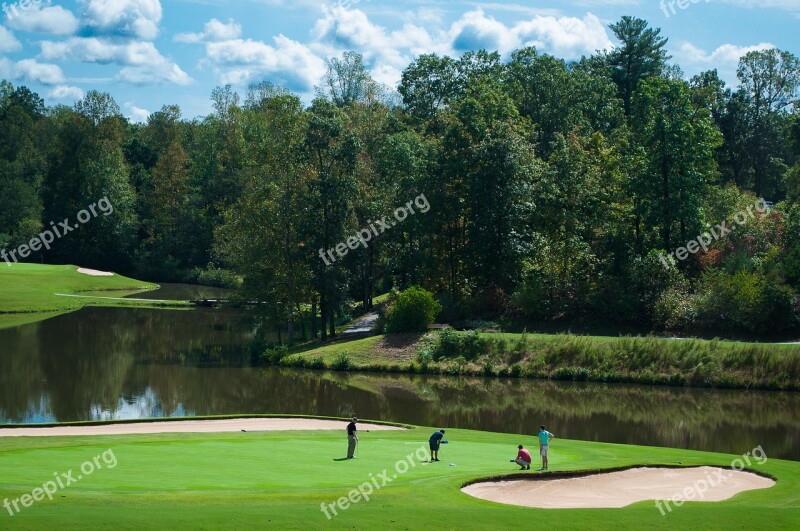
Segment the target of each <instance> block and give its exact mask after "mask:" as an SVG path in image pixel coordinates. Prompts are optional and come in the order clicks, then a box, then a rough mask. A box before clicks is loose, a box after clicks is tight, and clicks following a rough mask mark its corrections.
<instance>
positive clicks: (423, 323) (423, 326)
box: [386, 287, 442, 333]
mask: <svg viewBox="0 0 800 531" xmlns="http://www.w3.org/2000/svg"><path fill="white" fill-rule="evenodd" d="M441 311H442V305H441V304H439V303H438V302H437V301H436V299H434V298H433V294H432V293H430V292H429V291H426V290H424V289H422V288H418V287H410V288H408V289H407V290H405V291H403V292H402V293H400V295H399V296H398V297H397V300H396V301H395V302H394V304H392V306H391V307H390V308H389V310H388V312H387V315H386V331H387V332H393V333H403V332H424V331H426V330H427V329H428V325H429V324H431V323H433V322H434V321H435V319H436V316H437V315H438V314H439V312H441Z"/></svg>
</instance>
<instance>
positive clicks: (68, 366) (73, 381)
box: [39, 308, 136, 420]
mask: <svg viewBox="0 0 800 531" xmlns="http://www.w3.org/2000/svg"><path fill="white" fill-rule="evenodd" d="M85 312H86V314H85V315H84V316H83V318H82V319H69V318H56V319H52V320H50V321H44V322H42V323H39V325H40V326H39V349H40V351H39V357H40V358H41V367H42V372H43V373H44V374H45V376H46V377H47V393H48V394H49V395H50V402H51V404H50V405H51V408H52V411H53V414H54V415H55V417H56V418H57V419H59V420H64V419H68V420H74V419H81V420H83V419H87V418H90V417H91V411H92V409H93V408H97V407H100V408H103V409H110V408H112V407H114V406H116V404H117V403H118V402H119V396H120V391H121V389H122V385H123V382H124V381H125V375H126V373H127V372H128V370H129V369H130V367H131V366H132V365H133V361H134V357H133V354H134V342H135V335H136V333H135V331H133V330H131V329H130V328H128V327H126V326H125V325H126V323H124V322H118V321H117V320H115V319H114V318H113V314H114V313H116V312H107V311H104V310H102V309H94V308H93V309H90V310H89V311H85ZM72 315H74V314H70V315H69V316H64V317H71V316H72Z"/></svg>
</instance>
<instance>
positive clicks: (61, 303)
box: [0, 263, 188, 328]
mask: <svg viewBox="0 0 800 531" xmlns="http://www.w3.org/2000/svg"><path fill="white" fill-rule="evenodd" d="M0 285H1V286H2V290H0V328H11V327H14V326H20V325H23V324H28V323H33V322H36V321H40V320H42V319H46V318H49V317H55V316H56V315H58V314H59V313H63V312H67V311H74V310H79V309H80V308H82V307H84V306H137V307H156V306H170V307H173V306H174V307H186V306H188V303H185V302H182V301H147V300H144V301H137V300H129V299H122V297H125V296H127V295H133V294H136V293H139V292H141V291H148V290H154V289H156V288H158V285H157V284H153V283H151V282H142V281H140V280H135V279H132V278H127V277H123V276H121V275H116V274H115V275H114V276H91V275H87V274H81V273H79V272H78V267H77V266H74V265H58V266H53V265H39V264H10V265H8V264H2V263H0ZM76 294H83V295H76Z"/></svg>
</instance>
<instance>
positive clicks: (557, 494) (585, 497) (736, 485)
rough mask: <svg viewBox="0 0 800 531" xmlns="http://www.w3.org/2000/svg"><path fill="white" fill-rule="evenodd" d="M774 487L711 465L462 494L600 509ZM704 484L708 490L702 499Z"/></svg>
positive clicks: (480, 487)
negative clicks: (649, 501)
mask: <svg viewBox="0 0 800 531" xmlns="http://www.w3.org/2000/svg"><path fill="white" fill-rule="evenodd" d="M545 477H546V476H545ZM723 478H724V479H723ZM703 482H705V483H703ZM773 485H775V482H774V481H773V480H771V479H769V478H765V477H762V476H759V475H757V474H751V473H749V472H737V471H735V470H731V469H723V468H715V467H707V466H706V467H698V468H633V469H631V470H625V471H622V472H610V473H607V474H594V475H591V476H584V477H577V478H565V479H552V480H548V479H544V477H543V478H542V479H538V480H515V481H498V482H486V483H475V484H474V485H469V486H468V487H464V488H463V489H461V490H462V491H463V492H465V493H467V494H469V495H470V496H474V497H476V498H480V499H482V500H488V501H493V502H497V503H504V504H508V505H520V506H522V507H536V508H539V509H581V508H587V509H588V508H591V509H600V508H619V507H626V506H628V505H630V504H632V503H636V502H640V501H647V500H670V499H672V498H673V497H674V496H676V495H678V496H679V498H677V499H678V500H683V501H704V502H719V501H724V500H727V499H729V498H732V497H733V496H735V495H736V494H738V493H740V492H745V491H748V490H756V489H768V488H770V487H772V486H773ZM705 486H707V490H705V492H703V493H702V496H701V495H700V493H701V492H700V491H702V490H704V487H705ZM687 489H688V490H687ZM690 491H691V493H690Z"/></svg>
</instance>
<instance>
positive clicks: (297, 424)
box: [0, 418, 405, 437]
mask: <svg viewBox="0 0 800 531" xmlns="http://www.w3.org/2000/svg"><path fill="white" fill-rule="evenodd" d="M346 427H347V421H342V420H323V419H304V418H243V419H220V420H185V421H167V422H136V423H126V424H106V425H103V426H57V427H48V428H35V427H31V428H0V437H67V436H85V435H146V434H154V433H231V432H237V431H315V430H341V431H344V430H345V428H346ZM358 429H359V430H362V431H367V430H369V431H388V430H403V429H405V428H401V427H399V426H386V425H383V424H370V423H367V422H359V423H358Z"/></svg>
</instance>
